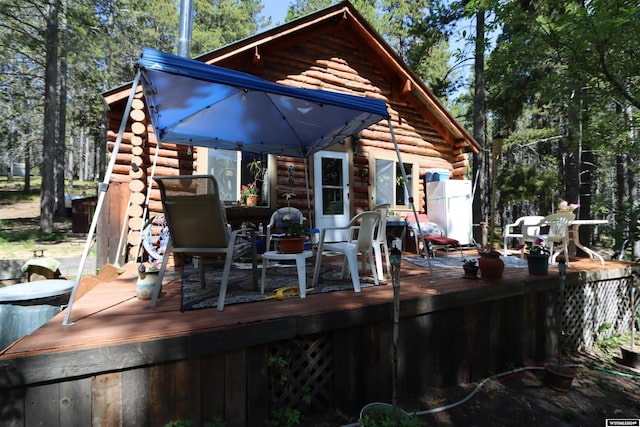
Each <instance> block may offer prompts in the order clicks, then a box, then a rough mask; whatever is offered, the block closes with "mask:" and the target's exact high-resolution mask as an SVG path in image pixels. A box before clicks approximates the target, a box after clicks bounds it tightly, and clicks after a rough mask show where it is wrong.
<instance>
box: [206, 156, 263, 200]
mask: <svg viewBox="0 0 640 427" xmlns="http://www.w3.org/2000/svg"><path fill="white" fill-rule="evenodd" d="M207 160H208V163H207V171H208V173H209V174H211V175H213V176H214V177H215V178H216V181H218V187H219V188H220V198H221V199H222V200H223V201H224V202H225V203H227V204H231V203H235V202H238V201H240V199H241V195H240V192H241V189H242V187H243V186H245V185H249V184H251V183H254V182H255V183H256V185H257V187H258V194H259V196H260V201H259V202H258V205H259V206H268V205H269V177H268V170H269V169H268V156H267V155H264V156H262V155H258V154H253V153H243V152H241V151H235V150H221V149H209V150H208V158H207ZM252 165H253V166H254V167H252ZM255 166H258V167H259V168H260V169H261V171H262V173H260V174H259V175H258V176H257V177H256V175H255V173H254V172H255Z"/></svg>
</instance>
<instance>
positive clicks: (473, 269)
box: [462, 265, 480, 279]
mask: <svg viewBox="0 0 640 427" xmlns="http://www.w3.org/2000/svg"><path fill="white" fill-rule="evenodd" d="M462 268H463V269H464V277H466V278H468V279H477V278H478V270H479V269H480V267H478V266H477V265H465V266H464V267H462Z"/></svg>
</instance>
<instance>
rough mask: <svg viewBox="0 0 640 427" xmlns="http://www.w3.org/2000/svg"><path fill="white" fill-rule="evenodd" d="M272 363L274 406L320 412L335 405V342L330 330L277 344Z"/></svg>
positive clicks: (270, 372) (271, 386) (271, 382)
mask: <svg viewBox="0 0 640 427" xmlns="http://www.w3.org/2000/svg"><path fill="white" fill-rule="evenodd" d="M268 367H269V377H270V391H271V404H272V406H273V407H274V408H295V409H298V410H300V411H302V412H306V411H313V412H318V411H324V410H327V409H330V408H331V407H332V403H333V402H332V401H331V395H332V390H331V385H332V383H333V345H332V341H331V339H330V337H329V335H328V334H317V335H309V336H305V337H301V338H297V339H295V340H290V341H281V342H280V343H276V344H274V345H273V346H271V347H270V348H269V362H268Z"/></svg>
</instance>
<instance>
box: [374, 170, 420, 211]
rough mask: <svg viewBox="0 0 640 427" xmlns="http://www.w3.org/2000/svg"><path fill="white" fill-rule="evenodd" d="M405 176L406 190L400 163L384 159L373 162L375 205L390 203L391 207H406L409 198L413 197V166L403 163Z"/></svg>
mask: <svg viewBox="0 0 640 427" xmlns="http://www.w3.org/2000/svg"><path fill="white" fill-rule="evenodd" d="M403 164H404V171H405V173H406V175H407V180H408V182H407V189H408V191H409V192H408V193H407V191H406V190H405V185H404V177H403V176H402V169H401V168H400V162H396V161H393V160H386V159H376V160H375V177H376V178H375V180H376V182H375V191H376V204H380V203H390V204H391V206H392V207H398V206H407V205H408V204H409V197H411V196H412V195H413V175H412V174H413V164H411V163H403Z"/></svg>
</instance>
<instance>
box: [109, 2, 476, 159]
mask: <svg viewBox="0 0 640 427" xmlns="http://www.w3.org/2000/svg"><path fill="white" fill-rule="evenodd" d="M329 25H340V26H346V28H348V32H349V34H350V35H351V36H352V37H354V38H356V39H358V41H359V44H361V45H362V46H363V50H365V51H366V54H367V56H368V57H369V58H370V60H371V62H372V63H374V64H376V67H378V68H380V70H381V72H382V73H383V74H384V76H385V78H386V79H387V80H389V81H390V82H392V84H393V85H394V87H395V88H397V92H398V93H399V94H401V96H402V97H403V99H404V100H405V101H406V102H407V103H409V104H411V105H412V106H413V107H414V108H415V109H416V110H417V111H418V112H419V113H420V114H421V115H422V116H423V117H424V118H425V119H426V120H427V121H428V122H429V124H430V125H431V126H432V127H433V128H434V129H435V130H436V131H437V132H438V133H439V134H440V135H441V137H442V138H443V139H444V140H445V141H446V142H447V143H448V144H450V145H451V146H458V147H459V146H460V145H462V146H466V147H468V148H469V149H470V150H471V151H474V152H479V151H480V149H481V146H480V145H479V144H478V142H477V141H476V140H475V139H474V138H473V136H471V134H469V132H468V131H467V130H466V129H465V128H464V127H463V126H462V125H461V124H460V123H459V122H458V121H457V120H456V119H455V118H454V117H453V116H452V115H451V113H450V112H449V111H448V110H447V109H446V108H445V106H444V105H443V104H442V103H441V102H440V100H439V99H438V98H437V97H436V96H435V95H434V94H433V92H432V91H431V90H430V89H429V88H428V87H427V86H426V85H425V84H424V82H423V81H422V80H421V79H420V78H419V77H418V76H417V75H416V74H415V72H414V71H413V70H411V68H409V67H408V66H407V65H406V64H405V63H404V61H403V60H402V59H401V58H400V57H399V56H398V55H397V54H396V53H395V51H394V50H393V49H392V48H391V46H389V44H388V43H387V42H386V41H385V40H384V39H383V38H382V36H380V34H379V33H378V32H377V31H376V30H375V29H374V28H373V27H372V26H371V25H370V24H369V23H368V22H367V21H366V20H365V19H364V18H363V17H362V15H361V14H360V13H359V12H358V11H357V10H356V8H355V7H354V6H353V5H352V4H351V3H350V2H348V1H343V2H340V3H338V4H336V5H333V6H330V7H327V8H325V9H321V10H319V11H317V12H314V13H311V14H309V15H306V16H304V17H301V18H298V19H295V20H293V21H290V22H287V23H285V24H283V25H280V26H277V27H274V28H271V29H269V30H267V31H265V32H262V33H259V34H256V35H254V36H251V37H248V38H245V39H242V40H240V41H238V42H235V43H232V44H229V45H227V46H224V47H221V48H219V49H216V50H214V51H211V52H208V53H206V54H203V55H201V56H199V57H197V58H195V59H196V60H197V61H201V62H204V63H207V64H218V65H221V64H223V63H224V64H225V66H226V67H227V68H231V67H230V66H229V64H230V63H234V64H235V63H236V62H239V61H238V59H237V58H243V59H244V60H246V61H245V63H249V64H252V68H251V69H241V68H242V67H233V68H234V69H235V68H237V69H239V70H240V71H245V72H249V73H251V74H254V75H260V67H261V61H262V60H263V58H262V55H263V52H264V51H265V50H268V48H269V47H270V46H274V45H275V46H286V45H293V44H295V43H296V42H298V41H299V39H301V38H304V39H308V38H310V37H313V35H314V33H317V32H322V31H326V27H327V26H329ZM123 89H124V87H121V88H119V89H117V90H113V91H111V92H109V93H107V94H105V101H106V102H107V103H108V104H111V103H113V102H116V101H119V100H123V99H124V98H125V97H126V96H127V93H128V91H127V90H125V91H124V93H123Z"/></svg>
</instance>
